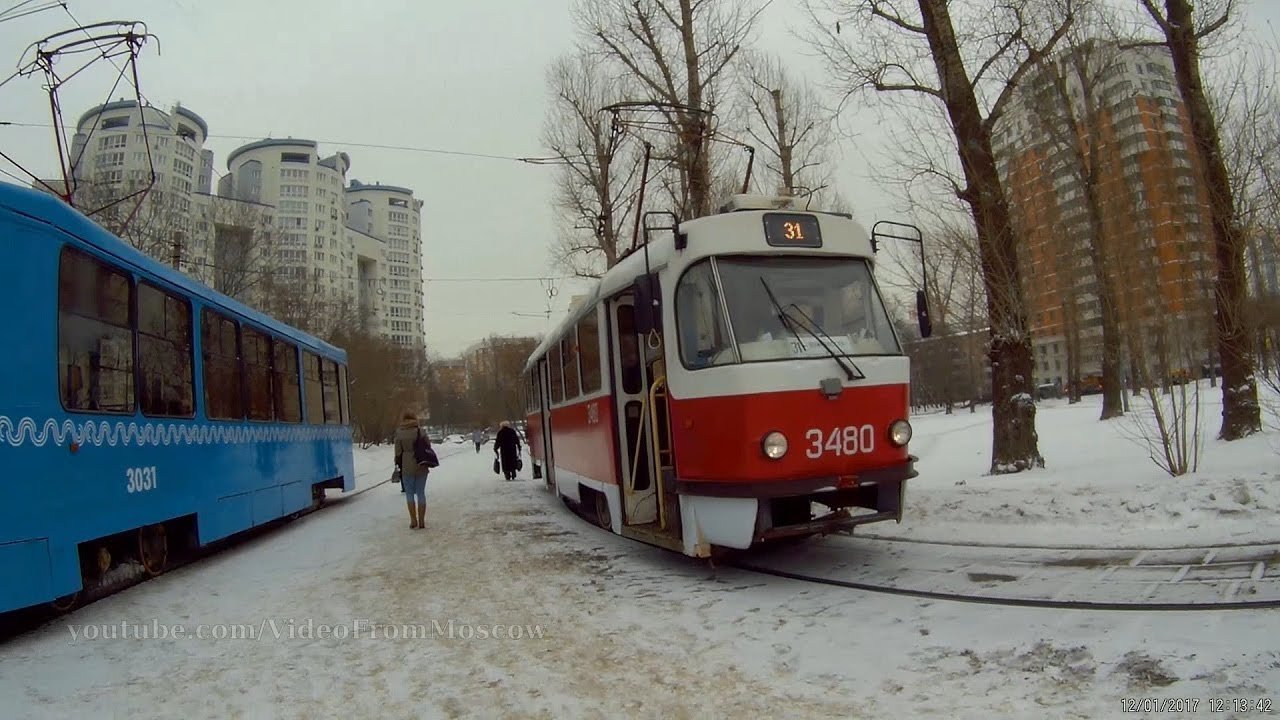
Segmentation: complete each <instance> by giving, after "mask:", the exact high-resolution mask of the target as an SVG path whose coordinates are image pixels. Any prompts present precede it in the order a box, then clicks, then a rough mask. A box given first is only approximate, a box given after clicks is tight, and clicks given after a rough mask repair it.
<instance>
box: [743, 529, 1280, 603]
mask: <svg viewBox="0 0 1280 720" xmlns="http://www.w3.org/2000/svg"><path fill="white" fill-rule="evenodd" d="M893 542H894V541H890V540H866V539H863V540H860V541H859V542H844V541H842V540H835V539H824V540H820V541H816V542H814V543H813V544H812V545H810V546H808V547H804V546H800V547H792V548H787V549H783V550H779V551H769V550H765V551H764V552H758V553H747V554H741V553H739V554H735V555H734V556H730V557H728V558H726V559H725V562H724V563H723V564H725V565H728V566H730V567H734V568H736V569H739V570H743V571H746V572H752V573H756V574H763V575H770V576H774V577H779V578H784V579H789V580H796V581H800V582H806V583H813V584H820V585H828V586H835V587H841V588H847V589H851V590H862V591H865V592H874V593H879V594H886V595H897V596H904V597H915V598H920V599H927V600H939V601H951V602H966V603H975V604H985V605H1003V606H1011V607H1036V608H1046V609H1067V610H1101V611H1204V610H1259V609H1274V608H1280V544H1277V543H1250V544H1241V545H1231V546H1223V545H1217V546H1203V547H1181V548H1085V547H1076V548H1024V547H1019V546H998V545H992V544H987V545H982V546H976V545H968V544H963V543H934V542H917V543H915V547H911V548H904V545H903V544H899V545H897V546H896V547H895V546H894V545H893V544H892V543H893ZM939 548H946V549H945V550H943V551H942V552H940V553H939V552H938V550H939ZM929 550H932V551H933V552H934V553H935V554H933V555H930V554H929ZM996 550H1000V551H1003V552H994V551H996Z"/></svg>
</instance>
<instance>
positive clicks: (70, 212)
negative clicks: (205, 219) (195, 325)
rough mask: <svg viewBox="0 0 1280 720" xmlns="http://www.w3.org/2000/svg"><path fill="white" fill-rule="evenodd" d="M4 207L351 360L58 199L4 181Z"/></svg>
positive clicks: (0, 190) (0, 200)
mask: <svg viewBox="0 0 1280 720" xmlns="http://www.w3.org/2000/svg"><path fill="white" fill-rule="evenodd" d="M0 208H3V209H4V210H8V211H9V212H12V213H15V214H17V215H21V216H22V217H25V218H27V219H29V220H32V221H34V222H38V223H43V224H46V225H49V226H51V227H53V228H56V229H57V230H60V231H62V232H64V233H66V234H68V235H71V236H73V237H75V238H76V239H78V240H80V241H81V242H83V243H85V244H86V245H89V246H90V247H93V248H94V249H96V250H98V251H100V252H102V253H104V254H106V255H108V256H110V257H112V258H114V259H115V261H116V262H118V263H120V264H122V265H124V266H126V267H128V268H130V269H132V270H134V271H137V272H142V273H144V274H147V275H151V276H153V277H155V278H157V279H159V280H161V281H163V282H165V283H167V284H168V285H170V286H172V287H174V288H175V289H177V290H178V291H179V292H181V293H183V294H185V295H187V296H190V297H196V298H199V299H200V300H202V301H203V302H204V303H206V304H208V305H210V306H212V307H215V308H221V309H224V310H227V311H230V312H232V313H234V314H236V315H239V316H240V317H241V318H242V319H244V320H248V321H249V322H251V323H253V324H255V325H258V326H259V327H261V328H263V329H266V330H270V331H271V332H274V333H276V334H278V335H280V336H282V337H285V338H288V339H290V340H293V341H294V342H297V343H298V344H300V345H305V346H308V347H309V348H311V349H313V350H318V351H321V352H323V353H325V354H326V355H329V356H331V357H336V358H338V359H341V360H342V361H343V362H345V361H346V351H345V350H343V349H342V348H339V347H336V346H334V345H331V344H329V343H327V342H325V341H324V340H321V339H320V338H318V337H315V336H314V335H311V334H309V333H306V332H303V331H302V330H299V329H297V328H295V327H293V326H291V325H286V324H285V323H283V322H281V321H279V320H276V319H275V318H273V317H271V316H270V315H266V314H264V313H262V312H259V311H257V310H254V309H253V308H251V307H249V306H248V305H245V304H244V303H242V302H240V301H239V300H236V299H234V298H231V297H229V296H227V295H223V294H222V293H220V292H218V291H217V290H214V289H213V288H211V287H209V286H207V285H205V284H204V283H201V282H199V281H197V280H195V279H193V278H191V277H190V276H188V275H186V274H184V273H182V272H179V271H177V270H174V269H173V268H171V267H169V266H168V265H165V264H164V263H161V262H159V261H158V260H156V259H154V258H152V257H151V256H150V255H147V254H146V253H144V252H142V251H141V250H138V249H137V248H135V247H133V246H132V245H130V244H129V243H127V242H125V241H123V240H121V239H120V238H118V237H116V236H115V235H113V234H112V233H110V232H108V231H107V230H106V229H104V228H103V227H102V226H100V225H98V224H97V223H95V222H94V221H92V220H90V219H89V218H88V217H86V216H85V215H84V214H83V213H81V212H80V211H78V210H76V209H75V208H73V207H71V206H70V205H68V204H67V203H65V202H64V201H63V200H62V199H61V198H59V197H57V196H55V195H51V194H49V193H46V192H42V191H39V190H35V189H32V188H27V187H22V186H21V185H14V184H13V183H5V182H0Z"/></svg>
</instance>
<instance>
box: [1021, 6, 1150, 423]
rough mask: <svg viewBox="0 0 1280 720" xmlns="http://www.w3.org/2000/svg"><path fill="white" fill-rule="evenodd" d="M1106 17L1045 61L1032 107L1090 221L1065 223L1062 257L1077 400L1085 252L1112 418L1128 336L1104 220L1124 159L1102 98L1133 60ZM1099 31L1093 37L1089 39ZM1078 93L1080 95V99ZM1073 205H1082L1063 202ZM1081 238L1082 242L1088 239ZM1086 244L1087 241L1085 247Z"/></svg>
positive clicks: (1106, 409) (1104, 415)
mask: <svg viewBox="0 0 1280 720" xmlns="http://www.w3.org/2000/svg"><path fill="white" fill-rule="evenodd" d="M1101 26H1102V23H1099V22H1093V23H1090V24H1088V25H1085V24H1083V23H1081V24H1077V25H1076V26H1075V27H1074V28H1073V29H1072V30H1071V31H1070V32H1069V33H1068V36H1067V45H1068V47H1067V49H1066V50H1064V51H1063V52H1062V53H1061V54H1060V56H1059V57H1056V58H1053V59H1046V60H1045V61H1043V62H1042V63H1041V64H1040V66H1039V67H1038V68H1037V72H1035V73H1033V75H1032V77H1031V78H1030V83H1029V84H1030V86H1031V87H1030V89H1028V90H1027V94H1028V95H1029V96H1030V103H1029V105H1030V107H1031V108H1032V111H1033V116H1034V117H1035V118H1036V120H1037V121H1038V123H1037V124H1038V125H1039V126H1040V128H1041V129H1042V130H1043V131H1044V135H1043V136H1044V137H1045V138H1046V145H1047V147H1046V153H1045V154H1046V155H1048V156H1049V157H1050V158H1052V160H1051V166H1050V168H1049V169H1050V170H1051V171H1052V172H1053V173H1054V176H1055V178H1056V177H1057V175H1058V174H1059V172H1061V173H1063V174H1065V175H1066V176H1067V177H1070V178H1072V179H1073V180H1074V183H1073V185H1074V187H1076V188H1078V189H1079V191H1080V193H1081V195H1082V198H1081V200H1082V202H1081V203H1080V205H1081V206H1082V208H1083V210H1084V212H1083V214H1082V217H1083V220H1084V222H1083V223H1082V224H1077V225H1074V226H1070V227H1062V228H1059V232H1060V236H1059V237H1060V238H1061V239H1062V240H1064V241H1065V242H1063V243H1060V244H1061V245H1063V247H1062V255H1063V257H1062V260H1063V262H1062V263H1060V265H1059V272H1062V270H1064V269H1066V270H1068V271H1069V272H1068V273H1067V281H1066V288H1067V293H1066V297H1064V299H1063V300H1064V308H1063V313H1064V319H1065V320H1067V322H1068V324H1069V325H1070V327H1069V331H1070V334H1069V337H1068V339H1067V347H1068V355H1067V362H1068V365H1069V366H1070V369H1069V370H1068V374H1069V376H1070V377H1071V382H1072V387H1073V390H1072V398H1073V400H1074V399H1078V395H1077V393H1078V388H1076V385H1078V383H1079V371H1080V355H1081V353H1080V350H1081V349H1082V343H1081V337H1080V324H1081V323H1080V321H1081V317H1080V316H1081V311H1080V306H1079V303H1080V300H1081V298H1080V297H1078V296H1079V295H1081V293H1078V292H1077V287H1078V282H1077V281H1078V279H1077V277H1076V275H1077V273H1076V272H1075V271H1076V270H1077V266H1078V263H1077V260H1076V258H1077V256H1078V255H1079V254H1080V251H1081V250H1083V251H1084V253H1083V254H1084V258H1085V261H1086V267H1087V272H1085V273H1083V275H1084V279H1085V280H1088V281H1091V282H1089V283H1088V284H1089V285H1091V286H1092V287H1094V288H1096V290H1095V291H1094V292H1092V293H1087V294H1084V298H1083V299H1085V300H1090V299H1091V298H1090V295H1092V296H1093V297H1096V299H1097V302H1098V305H1099V310H1100V320H1101V330H1102V338H1101V341H1102V342H1101V358H1102V363H1101V365H1102V367H1101V370H1102V373H1101V374H1102V412H1101V417H1100V419H1102V420H1107V419H1110V418H1113V417H1116V416H1118V415H1122V414H1123V413H1124V396H1123V389H1122V387H1121V381H1120V376H1121V373H1122V370H1121V338H1122V331H1121V328H1120V325H1119V308H1117V307H1116V299H1115V298H1116V290H1115V282H1114V277H1113V272H1112V269H1111V268H1110V267H1109V262H1108V260H1107V256H1108V248H1109V247H1110V246H1112V245H1114V244H1115V242H1116V241H1115V239H1114V238H1112V237H1110V235H1109V234H1108V225H1107V224H1106V223H1105V222H1104V200H1103V195H1104V193H1105V190H1104V184H1105V183H1106V182H1107V181H1108V180H1110V179H1112V178H1114V177H1115V175H1116V173H1117V172H1118V170H1119V168H1118V162H1115V161H1116V160H1117V159H1118V158H1117V155H1116V153H1115V147H1114V146H1113V143H1112V142H1111V138H1113V137H1114V136H1115V133H1114V132H1113V130H1114V128H1111V127H1105V126H1104V125H1105V123H1106V120H1105V119H1106V118H1110V117H1112V113H1110V112H1108V111H1109V110H1110V109H1111V108H1110V107H1109V104H1108V103H1107V101H1106V100H1105V99H1104V98H1103V81H1104V79H1105V78H1106V77H1107V76H1108V75H1109V74H1111V73H1112V72H1113V71H1115V70H1118V69H1120V68H1122V67H1124V65H1125V63H1126V62H1127V57H1126V56H1125V54H1124V52H1123V50H1122V48H1121V46H1120V45H1119V43H1117V42H1114V41H1110V40H1107V39H1104V38H1100V37H1098V36H1099V35H1101V34H1102V33H1101ZM1090 35H1092V36H1093V37H1090ZM1075 98H1079V100H1078V101H1077V100H1076V99H1075ZM1064 204H1066V205H1068V206H1069V205H1071V204H1075V203H1064ZM1081 241H1082V242H1081ZM1081 245H1083V247H1081Z"/></svg>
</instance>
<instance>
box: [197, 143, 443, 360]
mask: <svg viewBox="0 0 1280 720" xmlns="http://www.w3.org/2000/svg"><path fill="white" fill-rule="evenodd" d="M350 168H351V158H350V156H348V155H347V154H346V153H344V152H340V153H337V154H335V155H331V156H329V157H325V158H322V157H320V155H319V153H318V151H317V143H316V142H315V141H313V140H302V139H295V138H289V139H283V140H260V141H258V142H254V143H249V144H248V145H244V146H241V147H239V148H237V149H236V150H234V151H233V152H232V153H231V155H230V156H229V157H228V158H227V170H228V173H227V175H224V176H223V177H222V178H221V179H220V180H219V182H218V194H219V195H221V196H224V197H234V198H236V199H238V200H242V201H248V202H258V203H265V204H268V205H272V206H274V207H275V222H276V238H277V243H276V247H277V248H278V249H277V254H278V258H279V262H280V271H281V272H283V273H285V274H286V275H288V276H292V277H293V278H295V279H296V280H300V281H304V282H306V283H308V284H309V286H310V289H311V290H312V291H313V292H315V293H317V294H320V295H322V296H324V297H325V298H326V299H328V300H331V301H336V302H347V303H350V304H351V305H352V306H354V307H355V308H356V309H357V310H358V311H359V312H360V314H361V317H362V318H363V319H364V321H365V322H366V323H368V324H369V326H370V327H371V329H374V330H376V331H378V332H380V333H381V334H382V335H384V336H386V337H388V338H390V339H392V340H393V341H395V342H396V343H397V344H399V345H402V346H405V347H423V346H424V345H425V343H426V337H425V332H424V330H423V325H422V312H423V302H422V230H421V228H422V216H421V209H422V201H420V200H416V199H415V198H414V197H413V191H412V190H409V189H408V188H403V187H397V186H393V185H381V184H375V185H365V184H362V183H360V182H359V181H352V182H351V185H350V187H347V182H346V175H347V171H348V170H349V169H350Z"/></svg>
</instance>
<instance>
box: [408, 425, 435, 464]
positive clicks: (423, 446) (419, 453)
mask: <svg viewBox="0 0 1280 720" xmlns="http://www.w3.org/2000/svg"><path fill="white" fill-rule="evenodd" d="M413 459H414V460H416V461H417V462H418V464H419V465H426V466H427V467H429V468H433V467H440V458H439V457H437V456H436V451H435V450H432V449H431V445H430V444H428V441H427V439H426V438H425V437H423V436H422V430H418V435H417V437H415V438H414V439H413Z"/></svg>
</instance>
